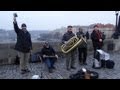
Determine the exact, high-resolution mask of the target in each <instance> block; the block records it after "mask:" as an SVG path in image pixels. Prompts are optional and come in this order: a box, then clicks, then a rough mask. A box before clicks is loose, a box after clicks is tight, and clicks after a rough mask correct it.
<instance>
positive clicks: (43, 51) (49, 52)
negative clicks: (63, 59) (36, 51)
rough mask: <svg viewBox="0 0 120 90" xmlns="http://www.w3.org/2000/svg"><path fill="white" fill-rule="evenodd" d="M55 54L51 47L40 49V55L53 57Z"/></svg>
mask: <svg viewBox="0 0 120 90" xmlns="http://www.w3.org/2000/svg"><path fill="white" fill-rule="evenodd" d="M55 54H56V52H55V50H54V49H53V48H52V47H51V46H50V47H49V48H46V47H43V48H42V49H41V55H47V56H54V55H55Z"/></svg>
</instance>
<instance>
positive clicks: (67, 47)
mask: <svg viewBox="0 0 120 90" xmlns="http://www.w3.org/2000/svg"><path fill="white" fill-rule="evenodd" d="M86 44H87V42H86V40H85V39H84V38H83V37H81V38H80V39H79V38H78V37H77V36H74V37H72V38H71V39H70V40H68V41H67V42H66V43H65V44H63V45H62V46H61V50H62V52H63V53H69V52H70V51H72V50H73V49H75V48H77V47H78V46H84V45H86Z"/></svg>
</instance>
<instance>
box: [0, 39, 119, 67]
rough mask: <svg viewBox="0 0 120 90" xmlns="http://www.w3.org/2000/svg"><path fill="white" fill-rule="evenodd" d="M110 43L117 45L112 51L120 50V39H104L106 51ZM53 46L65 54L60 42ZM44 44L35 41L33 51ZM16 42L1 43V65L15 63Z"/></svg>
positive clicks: (54, 43)
mask: <svg viewBox="0 0 120 90" xmlns="http://www.w3.org/2000/svg"><path fill="white" fill-rule="evenodd" d="M110 43H114V44H115V47H114V48H113V50H111V51H118V50H120V39H117V40H113V39H107V40H105V41H104V47H103V50H104V51H106V52H109V51H110V50H109V51H108V45H109V44H110ZM50 44H51V45H52V46H53V48H54V49H55V50H56V52H57V53H58V54H59V56H63V55H64V54H63V53H62V52H61V49H60V42H51V43H50ZM42 45H43V42H37V43H33V51H32V52H33V53H34V52H38V51H40V50H41V48H42ZM14 46H15V43H6V44H0V65H1V64H12V63H14V58H15V56H16V55H17V52H16V51H15V50H14ZM89 53H93V46H92V42H91V40H88V54H89Z"/></svg>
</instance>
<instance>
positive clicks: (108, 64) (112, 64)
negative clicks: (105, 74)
mask: <svg viewBox="0 0 120 90" xmlns="http://www.w3.org/2000/svg"><path fill="white" fill-rule="evenodd" d="M114 65H115V63H114V61H112V60H107V61H106V68H108V69H113V68H114Z"/></svg>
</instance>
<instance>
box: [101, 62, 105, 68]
mask: <svg viewBox="0 0 120 90" xmlns="http://www.w3.org/2000/svg"><path fill="white" fill-rule="evenodd" d="M101 67H102V68H105V67H106V61H105V60H101Z"/></svg>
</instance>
